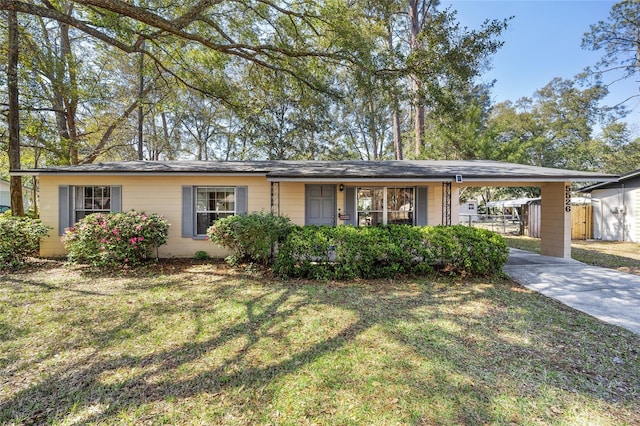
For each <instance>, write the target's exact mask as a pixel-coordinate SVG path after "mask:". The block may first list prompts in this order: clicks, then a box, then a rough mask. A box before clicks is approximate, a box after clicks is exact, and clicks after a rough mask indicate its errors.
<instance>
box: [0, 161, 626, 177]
mask: <svg viewBox="0 0 640 426" xmlns="http://www.w3.org/2000/svg"><path fill="white" fill-rule="evenodd" d="M11 174H12V175H23V176H47V175H156V176H159V175H182V176H192V175H210V176H224V175H237V176H251V175H262V176H265V177H266V178H267V179H269V180H272V181H286V180H298V181H309V180H312V181H319V180H324V181H338V180H340V181H350V180H353V181H362V180H367V181H368V180H403V181H409V180H413V181H454V182H455V181H456V178H458V181H462V182H513V181H518V182H563V181H574V182H610V181H616V180H617V178H618V177H617V176H614V175H610V174H604V173H594V172H580V171H575V170H566V169H554V168H548V167H535V166H527V165H523V164H514V163H503V162H498V161H485V160H465V161H448V160H447V161H444V160H415V161H284V160H268V161H122V162H110V163H95V164H84V165H79V166H61V167H45V168H38V169H23V170H16V171H12V173H11Z"/></svg>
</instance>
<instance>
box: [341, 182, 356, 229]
mask: <svg viewBox="0 0 640 426" xmlns="http://www.w3.org/2000/svg"><path fill="white" fill-rule="evenodd" d="M344 213H345V214H347V215H349V220H345V221H343V222H342V223H344V224H345V225H355V224H356V223H357V222H356V221H357V219H358V218H357V216H358V212H356V188H355V187H353V186H347V187H346V188H345V189H344Z"/></svg>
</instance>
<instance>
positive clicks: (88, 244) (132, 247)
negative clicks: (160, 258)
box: [62, 210, 169, 266]
mask: <svg viewBox="0 0 640 426" xmlns="http://www.w3.org/2000/svg"><path fill="white" fill-rule="evenodd" d="M168 237H169V223H168V222H167V220H166V219H165V218H164V217H163V216H162V215H158V214H155V213H152V214H149V215H147V214H146V213H145V212H137V211H135V210H131V211H128V212H126V213H94V214H90V215H88V216H86V217H84V218H82V219H81V220H79V221H78V222H77V223H76V224H75V225H74V226H72V227H70V228H68V229H67V230H66V231H65V234H64V236H63V237H62V242H63V243H64V246H65V249H66V250H67V254H68V259H69V260H70V261H72V262H86V263H90V264H92V265H94V266H113V265H122V264H129V265H137V264H140V263H143V262H145V261H148V260H150V259H153V258H154V257H157V250H158V247H159V246H161V245H163V244H165V243H166V242H167V239H168Z"/></svg>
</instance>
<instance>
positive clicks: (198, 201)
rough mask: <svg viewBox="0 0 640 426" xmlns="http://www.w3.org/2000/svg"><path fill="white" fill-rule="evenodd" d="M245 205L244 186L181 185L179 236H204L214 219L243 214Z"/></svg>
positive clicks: (246, 190) (194, 237)
mask: <svg viewBox="0 0 640 426" xmlns="http://www.w3.org/2000/svg"><path fill="white" fill-rule="evenodd" d="M247 206H248V189H247V187H246V186H183V187H182V236H183V237H185V238H193V239H196V240H199V239H204V238H205V236H206V235H207V229H208V228H209V227H210V226H211V225H212V224H213V223H214V222H215V221H216V220H218V219H222V218H224V217H228V216H233V215H237V214H246V213H247Z"/></svg>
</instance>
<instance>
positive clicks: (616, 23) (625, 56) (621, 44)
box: [582, 0, 640, 103]
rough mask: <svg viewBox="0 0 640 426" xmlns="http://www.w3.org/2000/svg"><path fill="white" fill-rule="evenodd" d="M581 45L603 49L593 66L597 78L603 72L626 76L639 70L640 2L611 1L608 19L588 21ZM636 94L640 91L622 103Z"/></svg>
mask: <svg viewBox="0 0 640 426" xmlns="http://www.w3.org/2000/svg"><path fill="white" fill-rule="evenodd" d="M582 47H583V48H584V49H589V50H600V49H604V56H603V57H602V59H601V60H600V62H599V63H598V64H597V66H596V68H595V75H596V77H597V78H598V79H602V77H603V76H604V75H605V74H614V75H619V78H620V79H626V78H630V77H633V76H634V75H636V74H638V73H640V2H638V1H637V0H623V1H621V2H619V3H616V4H614V5H613V7H612V8H611V12H610V13H609V18H608V20H607V21H600V22H598V23H597V24H593V25H591V27H590V31H589V32H587V33H585V35H584V37H583V39H582ZM609 80H610V79H609ZM638 96H640V93H635V94H633V95H631V96H629V97H628V98H627V99H626V100H625V101H623V102H622V103H624V102H626V101H628V100H630V99H632V98H635V97H638Z"/></svg>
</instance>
